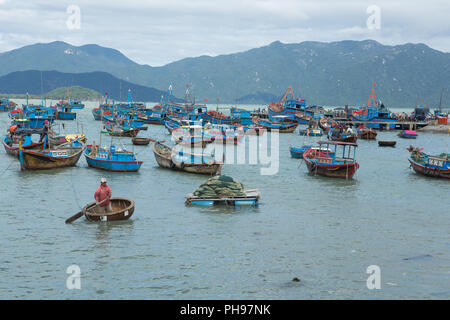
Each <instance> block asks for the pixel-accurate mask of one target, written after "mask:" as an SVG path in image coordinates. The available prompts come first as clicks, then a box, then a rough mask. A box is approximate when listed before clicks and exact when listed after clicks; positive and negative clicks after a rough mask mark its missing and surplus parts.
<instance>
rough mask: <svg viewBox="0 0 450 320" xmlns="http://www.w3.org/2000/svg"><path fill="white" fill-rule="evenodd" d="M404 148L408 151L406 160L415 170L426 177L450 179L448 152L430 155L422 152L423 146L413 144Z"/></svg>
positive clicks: (449, 156)
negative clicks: (408, 155) (417, 146)
mask: <svg viewBox="0 0 450 320" xmlns="http://www.w3.org/2000/svg"><path fill="white" fill-rule="evenodd" d="M406 150H408V151H409V152H410V158H409V159H408V161H409V163H410V164H411V167H412V168H413V170H414V171H415V172H417V173H419V174H422V175H425V176H428V177H434V178H447V179H450V154H446V153H442V154H440V155H437V156H432V155H429V154H426V153H424V152H422V150H423V148H422V149H419V148H414V147H413V146H410V147H409V148H407V149H406Z"/></svg>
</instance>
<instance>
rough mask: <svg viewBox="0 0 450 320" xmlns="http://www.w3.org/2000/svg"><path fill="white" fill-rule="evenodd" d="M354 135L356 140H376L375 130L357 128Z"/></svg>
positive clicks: (363, 127) (362, 127) (364, 127)
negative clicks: (356, 137) (356, 136)
mask: <svg viewBox="0 0 450 320" xmlns="http://www.w3.org/2000/svg"><path fill="white" fill-rule="evenodd" d="M356 134H357V135H358V138H360V139H364V140H375V139H376V138H377V132H376V131H375V129H372V128H367V127H366V126H359V127H358V128H357V129H356Z"/></svg>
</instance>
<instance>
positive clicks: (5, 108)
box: [0, 98, 17, 112]
mask: <svg viewBox="0 0 450 320" xmlns="http://www.w3.org/2000/svg"><path fill="white" fill-rule="evenodd" d="M16 106H17V104H16V103H15V102H13V101H11V100H9V98H8V99H0V112H10V111H12V110H14V109H16Z"/></svg>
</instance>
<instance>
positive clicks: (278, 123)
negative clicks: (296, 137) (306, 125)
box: [252, 116, 298, 133]
mask: <svg viewBox="0 0 450 320" xmlns="http://www.w3.org/2000/svg"><path fill="white" fill-rule="evenodd" d="M252 120H253V123H254V124H255V125H257V126H259V127H262V128H264V129H266V130H267V131H273V130H276V131H278V132H280V133H291V132H294V131H295V129H296V128H297V126H298V122H297V121H296V120H294V119H291V118H289V117H288V116H273V117H272V118H271V119H270V120H269V119H261V118H257V117H253V119H252Z"/></svg>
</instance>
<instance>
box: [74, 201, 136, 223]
mask: <svg viewBox="0 0 450 320" xmlns="http://www.w3.org/2000/svg"><path fill="white" fill-rule="evenodd" d="M110 202H111V207H112V212H107V213H98V212H97V211H96V208H97V206H96V205H95V204H96V202H92V203H89V204H88V205H86V206H85V207H84V208H83V210H82V212H83V213H84V216H85V217H86V219H88V220H89V221H119V220H128V219H129V218H130V217H131V216H132V215H133V212H134V201H133V200H131V199H127V198H111V199H110Z"/></svg>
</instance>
